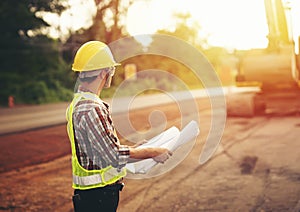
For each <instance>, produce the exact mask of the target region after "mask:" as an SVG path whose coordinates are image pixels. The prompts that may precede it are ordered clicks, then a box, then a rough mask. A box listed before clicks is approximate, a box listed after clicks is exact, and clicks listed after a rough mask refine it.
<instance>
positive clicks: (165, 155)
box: [153, 148, 172, 163]
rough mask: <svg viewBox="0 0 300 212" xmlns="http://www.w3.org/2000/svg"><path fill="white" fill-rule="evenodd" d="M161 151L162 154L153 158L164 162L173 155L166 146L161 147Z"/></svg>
mask: <svg viewBox="0 0 300 212" xmlns="http://www.w3.org/2000/svg"><path fill="white" fill-rule="evenodd" d="M159 152H161V154H159V155H157V156H155V157H153V160H155V161H156V162H158V163H164V162H165V161H166V160H168V159H169V157H170V156H172V152H170V151H169V150H168V149H166V148H159Z"/></svg>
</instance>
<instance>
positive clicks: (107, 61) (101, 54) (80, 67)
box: [72, 41, 121, 72]
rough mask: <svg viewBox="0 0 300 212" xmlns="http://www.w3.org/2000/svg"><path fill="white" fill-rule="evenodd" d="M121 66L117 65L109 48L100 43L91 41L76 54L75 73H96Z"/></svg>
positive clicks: (73, 66) (73, 67)
mask: <svg viewBox="0 0 300 212" xmlns="http://www.w3.org/2000/svg"><path fill="white" fill-rule="evenodd" d="M117 65H121V64H119V63H116V61H115V60H114V57H113V55H112V53H111V51H110V49H109V47H108V46H107V45H106V44H105V43H102V42H100V41H89V42H86V43H85V44H83V45H82V46H81V47H80V48H79V49H78V50H77V52H76V55H75V58H74V63H73V65H72V70H73V71H79V72H82V71H94V70H99V69H103V68H107V67H114V66H117Z"/></svg>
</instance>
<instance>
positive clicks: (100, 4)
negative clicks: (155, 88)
mask: <svg viewBox="0 0 300 212" xmlns="http://www.w3.org/2000/svg"><path fill="white" fill-rule="evenodd" d="M121 1H122V0H109V1H101V0H94V4H95V6H96V8H97V10H96V13H95V14H94V16H93V24H92V25H91V26H90V27H88V28H87V29H80V30H78V31H75V32H70V35H69V37H68V39H67V40H65V41H62V40H60V39H53V38H51V37H49V34H47V33H45V29H46V28H47V27H49V24H48V23H47V22H45V21H44V20H43V18H42V17H39V16H37V15H36V13H37V12H38V11H43V12H51V13H56V14H61V13H62V12H63V11H64V10H66V9H68V4H66V1H59V0H42V1H36V0H22V1H18V0H2V1H0V22H1V33H0V58H1V66H0V105H2V106H6V105H7V101H8V97H9V96H13V97H14V99H15V103H16V104H42V103H50V102H60V101H70V100H71V98H72V95H73V86H74V82H75V80H76V75H75V74H74V73H73V72H72V71H71V63H72V60H73V57H74V54H75V52H76V50H77V49H78V47H79V46H80V45H81V44H82V43H84V42H86V41H88V40H100V41H103V42H105V43H110V42H113V41H115V40H117V39H119V38H122V37H126V36H128V33H127V32H126V27H125V25H124V24H122V23H121V20H122V17H123V18H124V16H126V11H127V9H128V7H130V5H131V4H132V3H133V1H132V0H129V1H124V2H126V3H124V2H123V3H121ZM83 2H84V1H83ZM108 11H109V12H110V14H111V16H110V17H111V18H110V21H109V24H108V23H107V22H105V21H104V20H105V16H106V14H107V12H108ZM176 18H178V20H179V21H178V25H177V27H176V30H175V31H167V30H161V31H159V33H163V34H168V35H175V36H177V37H179V38H181V39H183V40H186V41H188V42H190V43H191V44H192V45H195V46H196V47H197V48H199V50H201V51H204V52H205V51H207V48H206V49H205V48H203V46H206V45H207V43H206V40H205V38H204V39H202V40H200V41H199V40H197V39H196V34H197V33H196V31H197V30H199V26H196V25H195V26H193V27H190V28H189V27H187V26H186V25H185V24H184V23H185V21H186V19H188V18H190V17H189V16H188V15H184V14H177V15H176ZM207 52H208V51H207ZM209 52H210V54H209V55H211V56H210V58H211V62H212V63H213V64H214V63H217V62H218V58H219V57H220V55H224V54H226V52H225V50H224V49H220V48H218V49H215V50H213V51H212V49H211V48H210V49H209ZM211 52H213V53H211ZM149 61H155V63H150V64H149ZM124 62H125V63H135V64H137V65H138V69H140V70H143V69H145V68H148V67H151V66H158V65H157V64H164V66H163V67H161V66H158V68H162V69H165V70H168V71H170V72H173V73H175V74H176V73H179V72H178V71H177V72H176V70H179V69H186V67H183V66H182V64H178V63H176V62H174V61H172V60H170V59H166V58H163V57H158V56H156V57H155V56H154V57H153V56H152V57H151V56H149V57H146V56H136V57H133V58H129V59H128V60H127V61H124ZM166 66H167V67H166ZM186 73H187V72H186ZM181 77H183V78H184V77H186V78H187V79H189V80H190V79H192V76H189V75H188V74H187V75H183V76H181ZM123 79H124V70H123V68H122V67H120V68H118V72H117V75H116V77H115V78H114V81H113V89H111V91H106V92H104V97H111V96H112V95H113V93H112V92H113V91H114V88H116V87H117V85H118V84H120V83H121V82H122V80H123ZM151 80H154V82H158V81H159V79H151ZM171 83H172V82H170V84H171ZM197 83H199V82H196V81H195V82H193V80H192V84H195V85H196V84H197ZM163 84H164V85H167V84H168V82H167V81H165V82H164V83H163ZM199 84H201V83H199Z"/></svg>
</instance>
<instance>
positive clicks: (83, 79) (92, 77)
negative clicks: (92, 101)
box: [78, 68, 107, 83]
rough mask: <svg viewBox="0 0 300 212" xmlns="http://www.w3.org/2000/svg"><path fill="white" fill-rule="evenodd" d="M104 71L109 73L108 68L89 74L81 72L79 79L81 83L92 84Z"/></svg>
mask: <svg viewBox="0 0 300 212" xmlns="http://www.w3.org/2000/svg"><path fill="white" fill-rule="evenodd" d="M103 71H107V68H103V69H99V70H94V71H89V72H80V73H79V75H78V78H79V80H80V81H81V82H87V83H92V82H93V81H94V80H95V79H96V78H97V77H98V76H99V74H100V73H101V72H103Z"/></svg>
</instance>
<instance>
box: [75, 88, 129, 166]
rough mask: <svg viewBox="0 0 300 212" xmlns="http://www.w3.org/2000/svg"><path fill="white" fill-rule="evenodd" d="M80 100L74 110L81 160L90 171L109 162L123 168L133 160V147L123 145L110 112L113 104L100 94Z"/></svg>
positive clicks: (78, 153)
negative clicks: (131, 150)
mask: <svg viewBox="0 0 300 212" xmlns="http://www.w3.org/2000/svg"><path fill="white" fill-rule="evenodd" d="M87 94H88V95H90V96H92V97H93V99H90V98H84V99H82V100H80V101H79V102H78V103H77V105H76V106H75V108H74V111H73V126H74V131H75V146H76V155H77V158H78V161H79V163H80V165H81V166H82V167H84V168H85V169H88V170H96V169H102V168H105V167H107V166H109V165H112V166H113V167H115V168H118V169H121V168H122V167H124V166H125V165H126V163H127V162H128V160H129V148H128V146H125V145H120V142H119V139H118V137H117V136H116V133H115V128H114V126H113V123H112V119H111V116H110V113H109V105H108V104H106V103H105V102H103V101H102V100H101V99H100V98H99V97H98V96H96V95H94V94H92V93H87Z"/></svg>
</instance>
